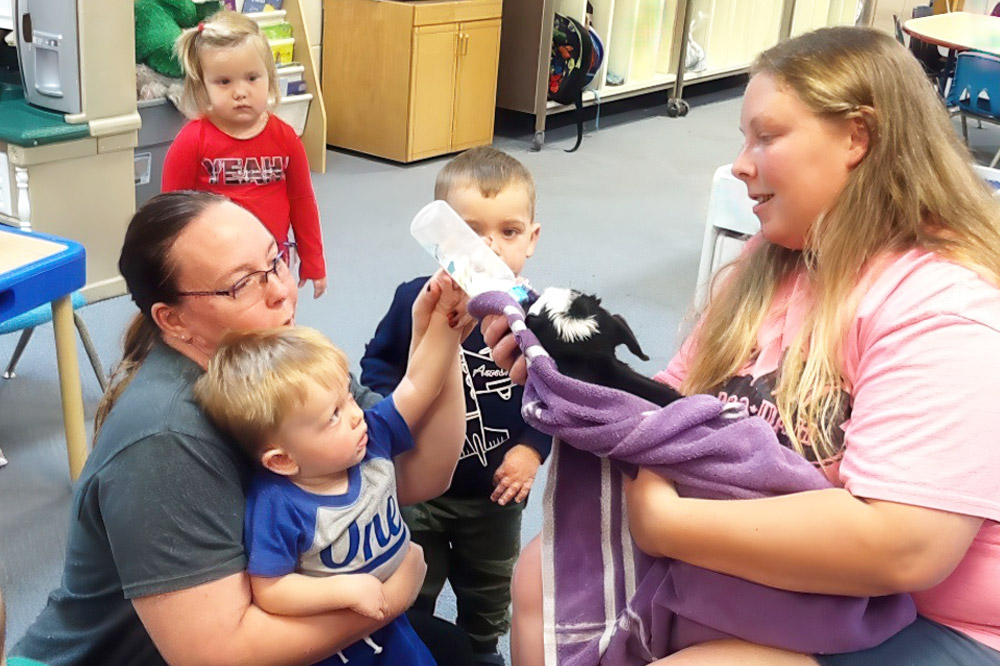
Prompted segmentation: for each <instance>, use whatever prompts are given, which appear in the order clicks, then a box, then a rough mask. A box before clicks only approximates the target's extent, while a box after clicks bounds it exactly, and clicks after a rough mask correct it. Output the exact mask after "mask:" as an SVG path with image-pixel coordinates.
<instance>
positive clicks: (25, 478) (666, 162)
mask: <svg viewBox="0 0 1000 666" xmlns="http://www.w3.org/2000/svg"><path fill="white" fill-rule="evenodd" d="M743 84H744V81H743V80H740V79H731V80H728V81H726V82H722V83H716V84H705V85H702V86H697V87H692V88H688V89H686V91H685V92H686V95H685V96H686V97H688V98H689V101H690V102H691V104H692V109H691V112H690V114H689V115H688V116H687V117H685V118H679V119H670V118H667V117H666V115H665V105H664V104H663V101H664V97H665V96H664V94H656V95H648V96H645V97H642V98H636V99H634V100H630V101H626V102H620V103H616V104H608V105H605V108H604V109H603V111H602V115H601V118H600V129H599V130H598V131H594V129H593V128H594V119H593V115H594V113H593V110H589V121H588V123H587V127H588V133H587V136H586V137H585V139H584V142H583V145H582V147H581V148H580V150H579V151H578V152H576V153H574V154H567V153H565V152H563V149H564V148H568V147H570V146H571V145H572V137H573V136H575V127H574V126H573V125H572V124H571V118H570V116H569V115H564V116H559V117H556V118H550V123H549V130H548V132H547V137H546V138H547V143H546V145H545V146H544V148H543V150H541V151H540V152H531V151H530V145H531V136H532V129H533V128H532V120H531V119H530V118H529V117H528V116H524V115H521V114H509V115H508V114H504V115H501V116H500V118H499V122H498V125H497V134H496V139H495V145H496V146H497V147H499V148H501V149H503V150H506V151H508V152H509V153H511V154H513V155H514V156H515V157H517V158H518V159H519V160H521V161H522V162H524V164H525V165H526V166H527V167H528V168H529V169H530V170H531V171H532V173H533V174H534V176H535V178H536V181H537V190H538V206H537V211H538V220H539V221H540V222H541V224H542V235H541V240H540V243H539V246H538V251H537V253H536V255H535V257H533V258H532V259H531V260H530V261H529V262H528V264H527V266H526V268H525V271H524V274H525V275H526V276H527V277H528V278H529V279H531V281H532V283H533V284H534V285H535V286H536V287H545V286H549V285H559V286H573V287H575V288H577V289H582V290H585V291H593V292H595V293H597V294H598V295H600V296H601V297H602V298H603V299H604V303H605V305H606V306H607V307H608V308H609V309H611V310H613V311H617V312H619V313H621V314H623V315H624V316H625V317H626V319H627V320H628V321H629V323H630V324H631V326H632V328H633V329H634V330H635V332H636V335H637V337H638V339H639V340H640V342H641V343H642V345H643V348H644V350H645V352H646V353H647V354H648V355H649V356H650V360H649V361H648V362H640V361H638V360H637V359H636V360H635V363H633V365H634V366H635V367H636V368H637V369H640V370H642V371H644V372H647V373H650V374H652V373H653V372H655V371H657V370H659V369H660V368H662V367H664V366H665V364H666V362H667V361H668V359H669V358H670V356H671V354H672V353H673V352H674V350H675V349H676V347H677V346H678V343H679V340H680V337H679V336H680V331H681V327H682V324H683V323H684V322H685V321H686V320H689V318H690V317H689V315H690V313H691V308H692V297H693V294H694V288H695V277H696V273H697V269H698V260H699V253H700V251H701V243H702V233H703V229H704V220H705V214H706V210H707V202H708V195H709V188H710V185H711V180H712V174H713V172H714V171H715V169H716V168H717V167H718V166H720V165H722V164H726V163H728V162H730V161H732V159H733V157H734V156H735V154H736V152H737V150H738V149H739V147H740V144H741V135H740V133H739V130H738V118H739V105H740V96H741V94H742V89H743ZM956 125H957V121H956ZM970 134H971V137H972V144H973V146H974V148H976V157H977V159H978V160H979V161H980V162H981V163H987V162H988V161H989V159H990V158H991V157H992V152H993V151H994V150H996V146H998V145H1000V130H998V129H997V128H995V127H994V126H992V125H985V126H984V129H977V128H976V124H975V123H971V125H970ZM446 159H447V158H439V159H434V160H428V161H424V162H420V163H417V164H411V165H398V164H395V163H390V162H386V161H382V160H378V159H373V158H369V157H366V156H363V155H356V154H347V153H343V152H331V153H330V154H329V159H328V163H327V164H328V168H327V173H326V174H323V175H314V186H315V189H316V192H317V197H318V200H319V206H320V213H321V218H322V221H323V226H324V237H325V243H326V248H327V258H328V262H329V267H330V291H329V292H328V294H327V295H326V296H324V297H323V298H322V299H320V300H319V301H314V300H313V299H312V298H311V292H309V291H308V288H307V292H305V293H303V294H302V296H301V298H300V302H299V312H298V316H297V320H298V321H299V322H300V323H302V324H306V325H310V326H314V327H316V328H318V329H320V330H321V331H323V332H324V333H326V334H327V335H329V336H330V337H331V338H332V339H333V340H334V341H335V342H337V343H338V344H339V345H341V346H342V347H343V348H344V349H345V351H346V352H347V353H348V355H349V356H350V357H351V359H352V361H353V364H354V367H355V368H357V360H358V359H359V358H360V355H361V354H362V352H363V349H364V345H365V343H366V342H367V340H368V339H369V337H370V335H371V333H372V332H373V331H374V328H375V325H376V324H377V323H378V321H379V319H380V318H381V316H382V315H383V314H384V311H385V309H386V308H387V307H388V305H389V303H390V300H391V298H392V294H393V291H394V289H395V287H396V285H398V284H399V283H400V282H402V281H405V280H408V279H410V278H412V277H414V276H416V275H422V274H428V273H429V272H431V271H432V270H433V268H434V263H433V261H432V259H431V258H430V257H429V256H427V255H426V253H424V251H423V250H421V249H420V247H419V246H418V245H417V244H416V242H415V241H413V240H412V238H411V237H410V235H409V233H408V225H409V223H410V220H411V218H412V216H413V214H414V213H415V212H416V211H417V210H418V209H419V208H420V207H421V206H422V205H423V204H425V203H426V202H427V201H428V200H429V199H430V198H431V195H432V190H433V183H434V177H435V174H436V172H437V170H438V169H439V168H440V167H441V166H442V165H443V164H444V162H445V161H446ZM81 312H82V315H83V318H84V319H85V320H86V322H87V324H88V326H89V328H90V332H91V335H92V336H93V338H94V342H95V344H96V346H97V349H98V352H99V353H100V356H101V358H102V360H103V362H104V364H105V366H110V365H112V364H113V363H114V362H116V361H117V359H118V358H120V354H121V347H120V339H121V335H122V332H123V331H124V328H125V325H126V322H127V321H128V319H129V318H130V317H131V316H132V314H134V312H135V309H134V306H133V305H132V304H131V302H130V301H129V300H128V299H127V298H118V299H114V300H111V301H106V302H103V303H97V304H94V305H91V306H88V307H87V308H85V309H84V310H82V311H81ZM15 342H16V336H14V335H8V336H4V337H0V363H3V364H4V365H6V362H7V359H8V358H9V357H10V354H11V351H12V350H13V347H14V344H15ZM80 360H81V376H82V379H83V390H84V401H85V408H86V417H87V419H88V427H91V426H92V420H93V414H94V410H95V407H96V405H97V402H98V399H99V398H100V390H99V387H98V385H97V382H96V380H95V378H94V376H93V374H92V373H91V372H90V369H89V367H87V365H86V360H85V357H84V356H83V354H82V349H81V358H80ZM0 448H2V449H3V451H4V453H5V454H6V456H7V458H8V459H9V460H10V464H9V465H8V466H7V467H4V468H0V588H2V589H3V591H4V596H5V598H6V602H7V610H8V644H13V643H14V642H16V640H17V639H18V638H19V637H20V636H21V635H22V634H23V633H24V631H25V629H26V628H27V626H28V624H29V623H30V622H31V620H32V619H33V618H34V617H35V615H36V614H37V613H38V611H39V610H40V609H41V607H42V606H43V605H44V603H45V599H46V596H47V594H48V592H49V591H50V590H51V589H52V588H54V587H55V586H56V585H57V584H58V581H59V577H60V574H61V571H62V566H63V559H64V550H65V546H66V530H67V521H68V518H69V516H68V511H67V507H68V503H69V498H70V490H71V489H70V484H69V479H68V471H67V463H66V452H65V444H64V436H63V430H62V416H61V409H60V403H59V391H58V381H57V373H56V364H55V355H54V347H53V342H52V330H51V326H50V325H49V326H45V327H43V328H42V329H40V330H39V331H37V332H36V334H35V336H34V338H33V339H32V341H31V343H30V344H29V346H28V349H27V351H26V352H25V355H24V357H23V358H22V360H21V363H20V365H19V367H18V372H17V377H16V378H15V379H12V380H3V379H0ZM541 473H542V474H544V468H543V470H542V472H541ZM541 490H542V484H538V485H536V492H535V493H533V495H532V497H531V498H530V500H529V505H528V510H527V511H526V513H525V520H524V530H523V534H524V536H525V538H530V537H531V536H534V535H535V534H537V533H538V531H539V530H540V528H541V516H540V514H541V512H540V498H541ZM439 612H441V613H442V614H443V615H445V616H448V615H449V614H453V613H454V604H453V600H451V599H447V598H445V599H443V600H442V602H441V604H440V606H439ZM503 649H504V651H505V652H506V644H504V645H503Z"/></svg>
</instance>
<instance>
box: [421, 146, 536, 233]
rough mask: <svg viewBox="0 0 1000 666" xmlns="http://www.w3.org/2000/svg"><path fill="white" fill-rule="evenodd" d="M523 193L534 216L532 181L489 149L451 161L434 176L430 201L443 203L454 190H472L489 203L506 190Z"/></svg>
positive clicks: (522, 169) (504, 155) (506, 158)
mask: <svg viewBox="0 0 1000 666" xmlns="http://www.w3.org/2000/svg"><path fill="white" fill-rule="evenodd" d="M515 185H519V186H521V187H523V188H524V189H525V192H526V193H527V195H528V200H529V202H530V204H531V216H532V217H534V216H535V179H534V178H532V177H531V172H530V171H528V169H527V167H525V166H524V165H523V164H521V163H520V162H519V161H517V160H516V159H514V158H513V157H511V156H510V155H508V154H507V153H505V152H503V151H502V150H497V149H496V148H494V147H493V146H479V147H478V148H470V149H469V150H466V151H465V152H463V153H460V154H459V155H458V156H457V157H455V158H453V159H452V160H451V161H449V162H448V163H447V164H445V165H444V167H442V169H441V171H439V172H438V175H437V181H436V182H435V183H434V198H435V199H442V200H445V201H447V200H448V195H449V194H451V191H452V190H453V189H454V188H455V187H460V186H474V187H478V188H479V193H480V194H482V195H483V196H484V197H486V198H487V199H492V198H493V197H495V196H496V195H497V194H499V193H500V192H502V191H503V190H505V189H507V188H508V187H511V186H515Z"/></svg>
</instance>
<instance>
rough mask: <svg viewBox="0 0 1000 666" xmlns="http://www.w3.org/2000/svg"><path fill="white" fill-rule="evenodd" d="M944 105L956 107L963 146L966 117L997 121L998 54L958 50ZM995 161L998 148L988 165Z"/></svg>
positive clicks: (999, 114) (998, 158) (999, 152)
mask: <svg viewBox="0 0 1000 666" xmlns="http://www.w3.org/2000/svg"><path fill="white" fill-rule="evenodd" d="M984 94H985V95H986V97H985V98H984V97H983V95H984ZM948 106H954V107H957V108H958V113H959V115H960V116H961V117H962V137H963V138H964V139H965V143H966V145H968V143H969V128H968V121H967V118H968V117H969V116H972V117H973V118H975V119H977V120H985V121H987V122H992V123H996V124H1000V57H998V56H995V55H993V54H991V53H980V52H979V51H964V52H962V53H959V54H958V59H957V61H956V65H955V80H954V81H953V82H952V85H951V91H950V92H949V93H948ZM998 161H1000V149H998V150H997V152H996V154H995V155H994V156H993V160H992V161H991V162H990V167H991V168H992V167H994V166H996V164H997V162H998Z"/></svg>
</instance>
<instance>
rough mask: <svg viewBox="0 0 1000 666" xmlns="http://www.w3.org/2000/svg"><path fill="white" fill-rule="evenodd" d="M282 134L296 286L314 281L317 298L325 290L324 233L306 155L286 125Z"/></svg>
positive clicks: (293, 133)
mask: <svg viewBox="0 0 1000 666" xmlns="http://www.w3.org/2000/svg"><path fill="white" fill-rule="evenodd" d="M286 129H287V132H286V134H287V136H286V137H285V139H286V143H287V145H288V158H289V159H288V171H287V172H286V174H285V187H286V188H287V192H288V207H289V210H288V213H289V217H290V218H291V222H292V234H293V235H294V237H295V242H296V244H297V245H298V250H299V258H300V259H301V260H302V265H301V266H300V267H299V278H300V281H299V287H303V286H305V281H306V280H312V281H313V298H319V297H320V296H322V295H323V292H324V291H326V260H325V259H324V258H323V232H322V229H321V228H320V224H319V208H317V206H316V194H315V192H313V186H312V177H311V176H310V174H309V158H308V157H306V151H305V148H303V147H302V141H301V140H300V139H299V137H297V136H295V132H294V131H293V130H292V129H291V128H290V127H287V126H286Z"/></svg>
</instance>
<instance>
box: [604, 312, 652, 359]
mask: <svg viewBox="0 0 1000 666" xmlns="http://www.w3.org/2000/svg"><path fill="white" fill-rule="evenodd" d="M611 318H612V319H613V320H614V322H615V324H616V326H615V331H614V340H615V345H616V346H617V345H622V344H623V345H625V346H626V347H628V350H629V351H630V352H632V353H633V354H635V355H636V356H638V357H639V358H641V359H642V360H643V361H648V360H649V357H648V356H646V355H645V354H644V353H643V352H642V347H640V346H639V341H638V340H637V339H636V337H635V333H633V332H632V329H631V328H630V327H629V325H628V322H626V321H625V317H622V316H621V315H617V314H616V315H611Z"/></svg>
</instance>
